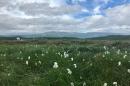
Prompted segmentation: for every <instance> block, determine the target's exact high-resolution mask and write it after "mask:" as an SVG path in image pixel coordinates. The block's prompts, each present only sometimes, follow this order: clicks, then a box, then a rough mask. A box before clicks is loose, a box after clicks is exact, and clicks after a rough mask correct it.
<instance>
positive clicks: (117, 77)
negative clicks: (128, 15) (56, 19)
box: [0, 41, 130, 86]
mask: <svg viewBox="0 0 130 86" xmlns="http://www.w3.org/2000/svg"><path fill="white" fill-rule="evenodd" d="M0 86H130V43H129V42H128V43H124V42H100V43H98V42H96V41H95V42H89V43H85V42H82V43H75V42H74V43H69V44H67V43H66V42H63V43H62V42H60V43H51V44H49V43H46V44H41V43H40V44H28V43H26V44H19V43H15V44H13V45H10V44H5V43H4V44H1V45H0Z"/></svg>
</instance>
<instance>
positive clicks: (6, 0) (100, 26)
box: [0, 0, 130, 34]
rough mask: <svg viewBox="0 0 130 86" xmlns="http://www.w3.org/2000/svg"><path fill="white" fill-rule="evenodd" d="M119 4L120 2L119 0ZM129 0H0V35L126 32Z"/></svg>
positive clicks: (129, 15) (129, 14) (128, 30)
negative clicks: (57, 32)
mask: <svg viewBox="0 0 130 86" xmlns="http://www.w3.org/2000/svg"><path fill="white" fill-rule="evenodd" d="M122 1H123V0H122ZM129 9H130V4H129V0H124V1H123V2H121V3H119V2H118V1H117V0H1V1H0V34H23V33H44V32H48V31H61V32H113V33H122V34H129V33H130V11H129Z"/></svg>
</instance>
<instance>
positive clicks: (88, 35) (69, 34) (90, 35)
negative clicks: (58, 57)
mask: <svg viewBox="0 0 130 86" xmlns="http://www.w3.org/2000/svg"><path fill="white" fill-rule="evenodd" d="M108 35H120V34H117V33H106V32H90V33H76V32H46V33H40V34H33V35H24V37H27V38H31V37H35V38H37V37H74V38H93V37H103V36H108Z"/></svg>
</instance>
